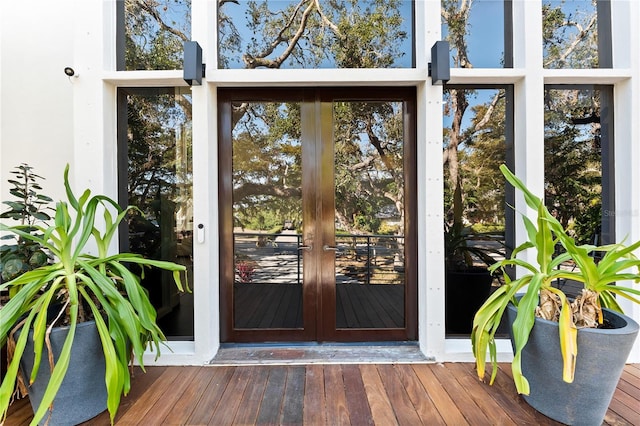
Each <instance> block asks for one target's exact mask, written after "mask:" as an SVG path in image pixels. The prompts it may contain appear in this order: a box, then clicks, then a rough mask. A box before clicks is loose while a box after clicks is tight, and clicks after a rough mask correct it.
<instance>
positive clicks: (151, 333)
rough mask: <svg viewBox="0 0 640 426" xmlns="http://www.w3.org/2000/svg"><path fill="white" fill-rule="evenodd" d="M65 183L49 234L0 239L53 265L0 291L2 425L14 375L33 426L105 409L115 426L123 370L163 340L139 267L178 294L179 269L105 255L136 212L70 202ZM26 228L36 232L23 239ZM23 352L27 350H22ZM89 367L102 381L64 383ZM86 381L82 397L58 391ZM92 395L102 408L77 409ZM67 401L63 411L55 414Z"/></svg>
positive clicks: (41, 229) (93, 200)
mask: <svg viewBox="0 0 640 426" xmlns="http://www.w3.org/2000/svg"><path fill="white" fill-rule="evenodd" d="M68 174H69V167H68V166H67V167H66V168H65V171H64V187H65V190H66V195H67V201H60V202H58V203H57V204H56V208H55V217H54V222H55V223H54V224H53V225H51V226H46V227H45V226H39V225H35V226H33V225H17V226H11V227H9V226H6V225H4V224H0V230H2V231H6V232H10V233H13V234H15V235H17V236H18V237H20V238H23V239H25V240H28V241H33V242H35V243H37V244H39V245H41V246H42V247H44V248H45V249H46V250H48V251H49V252H50V253H51V254H52V256H53V258H54V261H53V262H52V263H50V264H44V265H41V266H39V267H37V268H35V269H33V270H30V271H27V272H24V273H23V274H21V275H19V276H18V277H16V278H14V279H12V280H10V281H8V282H6V283H3V284H1V285H0V291H3V290H9V291H10V293H11V298H10V299H9V301H8V302H7V303H6V304H5V305H4V306H3V307H2V311H1V312H0V314H1V315H2V322H1V323H0V339H1V341H0V344H4V343H5V342H7V341H8V343H9V346H10V348H11V350H10V357H11V361H10V364H9V367H8V369H7V372H6V375H5V377H4V379H3V381H2V385H1V386H0V413H1V414H0V419H4V418H5V416H6V413H7V410H8V406H9V404H10V401H11V399H12V395H13V394H14V391H15V388H16V386H19V384H20V382H21V380H22V375H21V374H19V368H22V372H23V373H24V376H25V378H26V379H27V380H28V383H29V386H30V389H29V392H30V395H29V396H30V400H31V404H32V405H33V407H34V418H33V422H32V423H33V424H35V423H37V422H39V421H41V420H42V419H43V418H44V417H45V415H47V414H49V417H48V419H49V420H51V422H52V423H62V424H75V423H80V422H81V421H84V420H87V419H88V418H91V417H93V416H95V415H97V414H98V413H99V412H101V411H104V409H105V408H107V409H108V410H109V413H110V416H111V421H112V422H113V419H114V417H115V414H116V411H117V408H118V405H119V403H120V397H121V395H122V394H125V395H126V394H127V392H128V391H129V389H130V385H131V383H130V372H129V366H130V363H132V362H133V361H134V360H135V361H136V362H137V363H139V365H140V366H141V367H142V368H143V369H144V362H143V354H144V352H145V349H146V348H147V346H149V347H150V348H151V349H152V350H154V351H155V352H156V356H159V354H160V351H159V350H160V344H161V342H162V341H163V340H165V337H164V335H163V333H162V331H161V330H160V328H159V327H158V325H157V324H156V311H155V309H154V308H153V306H152V305H151V303H150V301H149V298H148V295H147V292H146V291H145V290H144V289H143V287H142V286H141V285H140V278H139V276H138V275H137V274H138V273H139V274H141V275H142V274H144V268H145V267H157V268H161V269H165V270H169V271H173V276H174V280H175V283H176V285H177V286H178V288H179V289H180V290H183V285H182V281H181V273H182V272H184V271H185V267H184V266H181V265H178V264H175V263H171V262H163V261H156V260H151V259H145V258H143V257H142V256H140V255H136V254H131V253H116V254H109V247H110V245H111V240H112V238H113V236H114V235H116V234H117V231H118V226H119V224H120V223H121V222H122V220H123V219H124V218H125V217H126V216H127V215H128V214H130V213H132V212H133V211H135V210H136V209H135V208H134V207H127V208H126V209H122V208H121V207H120V206H119V205H118V204H117V203H116V202H115V201H114V200H112V199H110V198H108V197H106V196H103V195H94V196H92V195H91V192H90V191H89V190H86V191H84V193H83V194H82V195H81V196H80V197H79V198H76V196H75V195H74V193H73V191H72V190H71V187H70V185H69V179H68ZM98 217H101V218H102V220H100V221H99V222H100V223H96V220H97V218H98ZM32 228H36V230H37V232H31V231H32ZM91 250H95V253H92V252H91ZM187 290H188V288H187ZM85 335H88V336H89V337H88V340H89V341H93V342H95V343H96V344H97V345H98V346H97V349H95V348H92V347H91V346H90V344H89V343H83V344H80V343H78V339H81V338H84V337H85ZM14 338H15V339H14ZM28 345H32V349H30V350H27V349H26V348H27V346H28ZM57 350H59V353H56V351H57ZM79 352H87V353H88V354H90V355H91V356H94V357H96V359H80V358H79V357H80V356H81V354H80V353H79ZM28 358H32V361H33V365H32V366H29V365H27V362H26V361H27V360H28ZM42 364H44V365H42ZM94 364H95V365H98V366H99V367H98V371H99V372H100V373H101V377H99V378H98V380H97V381H95V380H96V379H95V378H94V379H91V378H90V377H85V378H81V379H71V375H72V373H76V372H78V371H82V374H85V375H87V376H88V375H89V373H86V372H85V371H84V368H85V367H87V366H92V365H94ZM85 379H86V380H94V381H95V382H91V383H92V384H91V386H93V388H91V390H90V391H88V392H85V393H84V394H81V395H80V396H73V394H67V393H66V392H67V389H65V385H66V384H70V385H71V388H72V389H71V391H73V390H74V389H73V388H77V389H80V388H81V386H82V384H83V381H84V380H85ZM43 380H44V383H40V382H42V381H43ZM68 381H69V383H67V382H68ZM36 383H39V384H40V385H41V386H42V387H43V391H42V394H41V395H40V396H34V395H33V391H34V390H35V385H36ZM92 393H97V394H102V395H101V398H102V400H103V401H102V402H101V403H98V404H97V405H96V406H92V407H89V408H86V409H84V408H81V409H78V407H79V406H81V403H84V402H85V400H88V399H89V397H90V396H91V394H92ZM69 395H71V396H69ZM69 399H70V400H71V401H70V402H71V407H70V408H62V406H63V404H64V403H65V400H69ZM67 410H68V412H67ZM92 410H100V411H97V412H92ZM48 411H49V413H47V412H48ZM78 411H80V412H79V413H78ZM67 414H70V415H79V416H80V417H73V418H70V419H69V418H66V417H65V416H66V415H67ZM57 416H61V417H59V418H57ZM83 416H84V417H83ZM87 416H88V417H87Z"/></svg>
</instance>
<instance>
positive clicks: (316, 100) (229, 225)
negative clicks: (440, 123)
mask: <svg viewBox="0 0 640 426" xmlns="http://www.w3.org/2000/svg"><path fill="white" fill-rule="evenodd" d="M246 100H251V101H256V102H266V101H276V102H282V101H292V102H301V120H302V126H303V127H302V129H301V130H302V134H303V137H304V135H305V134H313V135H315V138H316V139H318V138H326V137H327V135H326V133H327V132H328V131H330V130H331V129H328V128H327V126H322V123H319V121H318V120H317V119H316V118H319V116H320V109H321V108H322V106H323V105H326V103H328V102H333V101H354V102H358V101H402V102H403V105H404V108H403V109H404V112H403V115H404V120H403V123H404V135H405V138H404V153H403V156H404V170H405V193H404V198H405V327H404V328H391V329H370V328H361V329H357V328H353V329H336V328H335V315H322V312H321V310H322V307H323V306H325V305H326V304H327V303H331V300H333V305H334V307H335V286H332V290H331V291H322V292H320V288H319V286H320V284H321V283H320V282H317V280H316V281H315V282H314V281H312V282H308V281H307V282H305V288H304V289H303V304H304V306H311V305H312V304H313V305H315V306H316V307H317V309H315V310H310V309H305V310H304V311H303V318H304V324H305V328H304V329H234V328H233V318H234V310H233V309H234V299H233V281H234V270H233V264H234V258H233V253H234V250H233V215H232V205H233V197H232V190H233V188H232V186H233V182H232V178H231V176H232V168H233V164H232V160H233V158H232V140H231V137H230V136H231V132H232V128H231V125H232V114H233V112H232V109H231V103H232V102H234V101H246ZM416 102H417V101H416V88H415V87H355V88H345V87H339V88H332V87H324V88H247V87H243V88H219V89H218V163H219V164H218V185H219V186H218V205H219V206H221V209H220V211H219V240H220V276H219V278H220V286H219V287H220V339H221V342H223V343H227V342H238V343H241V342H266V341H271V342H287V341H311V342H324V341H336V342H338V341H340V342H349V341H353V342H362V341H413V340H417V338H418V315H417V313H418V303H417V299H418V297H417V295H418V291H417V288H418V276H417V275H418V274H417V271H418V251H417V243H418V241H417V235H418V234H417V195H418V194H417V161H416V159H417V143H416V132H417V130H416V129H417V121H416ZM309 115H313V116H314V117H310V116H309ZM305 117H307V119H305ZM305 126H308V127H305ZM312 126H313V127H312ZM322 127H324V128H322ZM321 133H322V136H320V134H321ZM319 145H320V144H318V143H316V144H314V146H315V147H316V148H314V149H313V150H311V151H309V152H312V154H311V155H323V154H321V153H320V152H317V150H318V146H319ZM303 152H304V151H303ZM303 155H304V154H303ZM309 160H310V158H307V159H306V161H307V162H309ZM304 161H305V159H304V157H303V162H304ZM305 165H306V166H311V167H314V166H313V165H312V164H307V163H305ZM310 173H312V174H313V173H318V171H317V170H311V171H310ZM307 181H308V179H307ZM303 185H305V180H303ZM315 201H316V200H310V201H303V202H304V203H306V202H315ZM331 207H333V206H331ZM303 210H304V211H308V210H309V209H308V208H304V209H303ZM323 214H324V213H323ZM323 233H326V232H325V230H323ZM329 254H330V253H329ZM323 255H327V253H319V254H318V256H323ZM305 256H308V254H306V253H305ZM313 264H318V262H313ZM330 272H331V274H335V272H334V271H330ZM324 273H328V272H327V271H320V274H318V271H309V274H310V275H309V276H314V277H319V276H321V274H324ZM306 275H307V272H306V271H305V276H306ZM311 287H313V289H312V290H313V291H308V289H309V288H311ZM318 295H321V296H318ZM330 298H333V299H330ZM321 320H322V321H323V322H322V324H321V326H320V327H318V324H319V322H320V321H321ZM327 327H333V329H332V331H331V332H330V333H323V332H322V330H325V329H326V328H327Z"/></svg>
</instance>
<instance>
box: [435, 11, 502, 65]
mask: <svg viewBox="0 0 640 426" xmlns="http://www.w3.org/2000/svg"><path fill="white" fill-rule="evenodd" d="M505 15H508V14H506V13H505V2H504V0H476V1H473V2H471V1H461V0H442V36H443V37H445V39H446V40H448V41H449V45H450V48H451V54H452V57H453V62H452V64H451V66H452V67H455V68H502V67H505V66H508V65H505V64H510V63H511V52H510V49H507V48H506V46H505ZM507 18H508V19H509V20H510V19H511V16H507Z"/></svg>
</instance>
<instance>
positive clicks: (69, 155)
mask: <svg viewBox="0 0 640 426" xmlns="http://www.w3.org/2000/svg"><path fill="white" fill-rule="evenodd" d="M70 3H71V2H70V1H68V0H57V1H54V2H44V1H20V2H17V1H3V2H1V4H0V37H1V38H0V181H1V189H2V191H1V196H0V199H2V200H7V199H8V198H9V186H8V184H7V183H6V181H7V178H8V177H9V176H10V173H9V171H10V170H11V169H13V167H14V166H16V165H18V164H20V163H28V164H29V165H31V166H33V167H35V171H36V172H37V173H38V174H40V175H41V176H43V177H45V178H46V181H44V182H43V186H44V191H43V192H44V193H46V194H48V195H50V196H52V197H54V199H59V198H60V197H62V196H63V195H64V192H63V191H62V185H61V182H62V173H63V170H64V166H65V164H66V163H67V162H72V161H73V155H74V154H73V116H74V109H73V85H72V83H71V82H70V81H69V78H68V77H67V76H66V75H65V74H64V72H63V70H64V67H66V66H71V65H72V64H73V14H72V13H70V10H71V8H70V7H68V6H69V4H70ZM2 209H3V210H4V207H3V208H2Z"/></svg>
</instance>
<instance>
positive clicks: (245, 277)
mask: <svg viewBox="0 0 640 426" xmlns="http://www.w3.org/2000/svg"><path fill="white" fill-rule="evenodd" d="M233 109H234V111H242V113H239V114H238V117H240V118H239V119H238V120H237V121H236V122H235V126H234V127H233V130H232V144H233V146H232V164H233V165H232V168H233V173H232V174H233V262H234V281H233V303H234V310H233V312H234V318H233V324H234V328H236V329H265V328H267V329H290V328H294V329H296V328H302V327H303V318H302V313H303V306H302V277H303V259H302V256H303V250H304V247H302V243H301V234H300V231H301V228H302V164H301V156H302V151H301V143H300V130H299V128H297V127H296V126H295V125H294V124H293V123H299V122H300V104H299V103H284V102H254V103H242V104H235V105H233Z"/></svg>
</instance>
